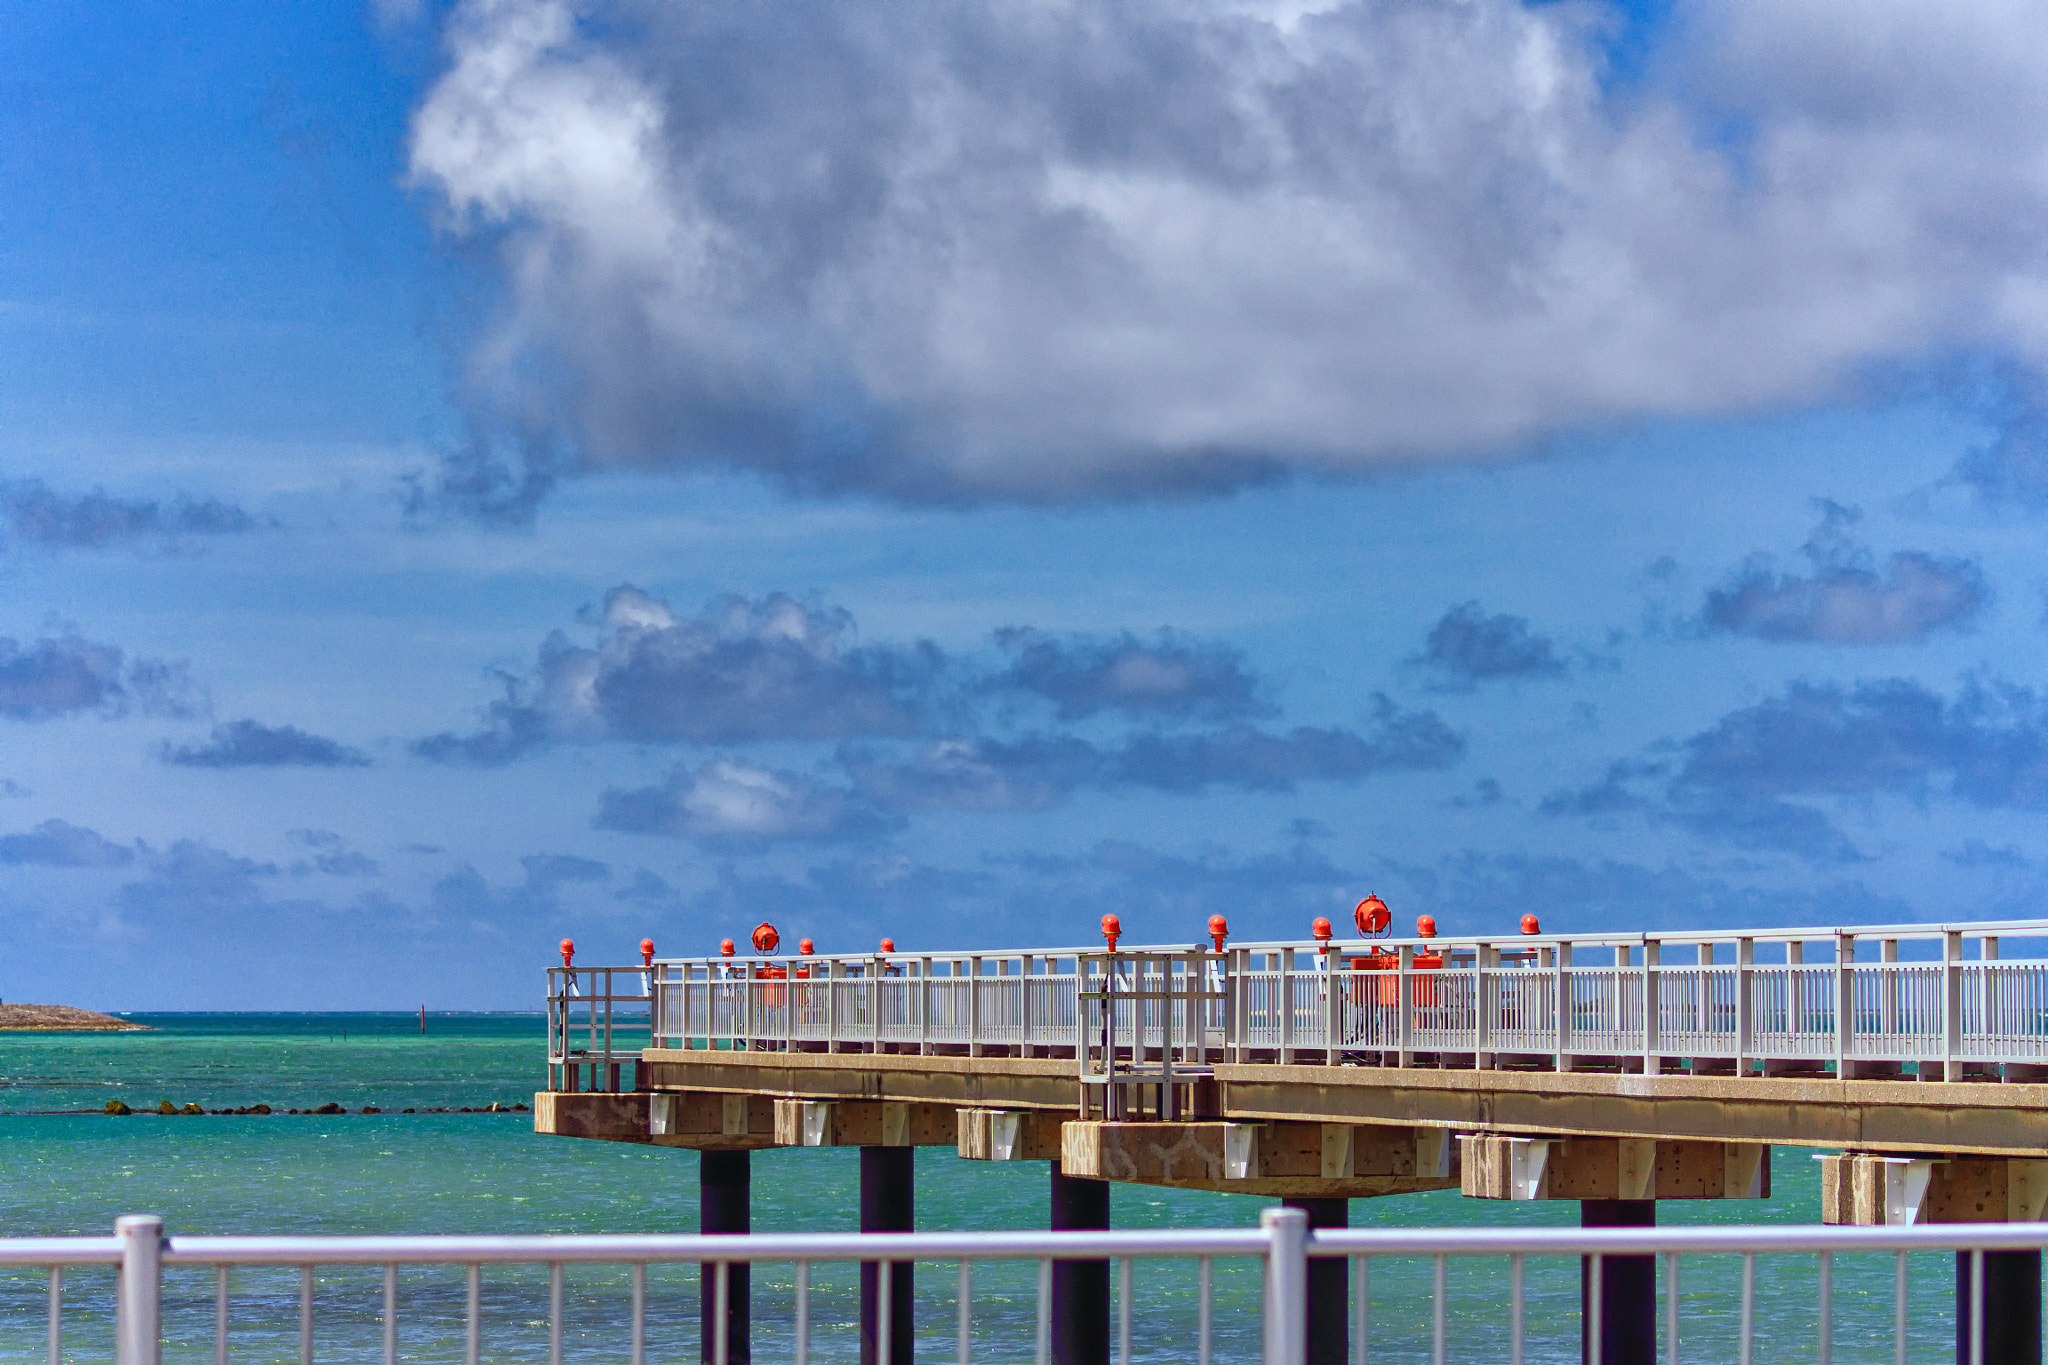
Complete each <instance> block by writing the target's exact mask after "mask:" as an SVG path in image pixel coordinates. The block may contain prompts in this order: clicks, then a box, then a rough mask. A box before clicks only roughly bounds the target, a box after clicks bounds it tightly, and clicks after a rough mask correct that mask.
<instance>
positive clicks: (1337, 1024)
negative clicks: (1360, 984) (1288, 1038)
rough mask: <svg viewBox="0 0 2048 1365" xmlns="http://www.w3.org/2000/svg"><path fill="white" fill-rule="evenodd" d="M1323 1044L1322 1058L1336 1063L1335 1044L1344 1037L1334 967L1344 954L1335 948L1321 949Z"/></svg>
mask: <svg viewBox="0 0 2048 1365" xmlns="http://www.w3.org/2000/svg"><path fill="white" fill-rule="evenodd" d="M1322 957H1323V1045H1324V1046H1325V1048H1327V1049H1328V1050H1327V1051H1326V1052H1325V1053H1324V1054H1323V1060H1324V1061H1325V1062H1326V1063H1328V1064H1329V1065H1330V1066H1335V1065H1337V1046H1338V1043H1339V1042H1340V1041H1341V1040H1342V1039H1343V1037H1344V1006H1343V1001H1342V1000H1341V999H1340V998H1339V995H1338V991H1337V974H1336V967H1337V964H1338V963H1341V962H1342V961H1343V960H1344V954H1342V953H1340V952H1338V951H1337V950H1336V949H1335V948H1325V949H1324V950H1323V954H1322Z"/></svg>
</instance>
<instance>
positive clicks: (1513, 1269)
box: [1360, 1251, 1524, 1365]
mask: <svg viewBox="0 0 2048 1365" xmlns="http://www.w3.org/2000/svg"><path fill="white" fill-rule="evenodd" d="M1523 1270H1524V1258H1523V1256H1522V1253H1521V1252H1519V1251H1518V1252H1516V1253H1515V1254H1514V1255H1513V1256H1511V1257H1509V1258H1508V1296H1509V1298H1510V1299H1511V1300H1512V1306H1511V1311H1510V1313H1509V1317H1510V1318H1511V1319H1512V1321H1511V1322H1510V1324H1509V1326H1508V1365H1522V1330H1523V1328H1522V1323H1523V1309H1524V1299H1523V1289H1522V1273H1523ZM1360 1365H1363V1361H1361V1362H1360Z"/></svg>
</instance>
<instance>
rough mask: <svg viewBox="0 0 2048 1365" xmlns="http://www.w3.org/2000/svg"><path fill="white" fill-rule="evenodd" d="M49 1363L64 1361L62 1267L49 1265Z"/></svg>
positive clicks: (57, 1363)
mask: <svg viewBox="0 0 2048 1365" xmlns="http://www.w3.org/2000/svg"><path fill="white" fill-rule="evenodd" d="M49 1318H50V1320H49V1333H50V1365H63V1361H64V1267H63V1266H61V1265H53V1266H51V1267H50V1309H49Z"/></svg>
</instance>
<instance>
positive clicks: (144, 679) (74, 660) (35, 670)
mask: <svg viewBox="0 0 2048 1365" xmlns="http://www.w3.org/2000/svg"><path fill="white" fill-rule="evenodd" d="M204 706H205V702H204V699H203V698H202V697H200V696H199V694H198V692H197V689H195V688H194V687H193V685H192V682H191V679H190V677H189V676H188V675H187V673H186V670H185V666H184V665H183V664H172V663H166V662H164V661H163V660H160V659H132V660H130V659H125V656H124V655H123V654H122V652H121V651H120V650H119V649H117V648H115V647H114V646H113V645H104V644H95V643H94V642H93V641H90V640H86V639H82V638H80V637H79V636H77V635H65V636H62V637H61V638H56V639H49V638H46V639H41V640H37V641H36V642H35V643H34V644H31V645H24V644H23V643H22V642H21V641H19V640H15V639H11V638H9V637H7V636H4V635H0V716H9V717H12V718H13V719H15V720H49V719H52V718H55V717H58V716H66V715H80V714H88V713H90V714H97V715H101V716H117V715H121V714H124V713H125V712H127V711H128V710H129V709H130V708H131V707H132V708H135V709H138V710H140V711H142V712H144V713H145V714H148V715H157V716H168V717H174V718H180V719H183V718H189V717H191V716H193V715H195V714H197V713H198V712H199V711H200V710H202V709H203V708H204Z"/></svg>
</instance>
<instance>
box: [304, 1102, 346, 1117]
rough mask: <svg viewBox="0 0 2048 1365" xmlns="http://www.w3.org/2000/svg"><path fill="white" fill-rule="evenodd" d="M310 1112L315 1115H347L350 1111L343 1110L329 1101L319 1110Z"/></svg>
mask: <svg viewBox="0 0 2048 1365" xmlns="http://www.w3.org/2000/svg"><path fill="white" fill-rule="evenodd" d="M309 1112H311V1113H315V1114H346V1113H347V1112H348V1110H346V1109H344V1108H342V1107H341V1106H340V1105H338V1104H336V1103H335V1102H334V1101H332V1100H329V1101H328V1102H327V1103H325V1104H323V1105H321V1106H320V1107H319V1108H318V1109H314V1110H311V1111H309Z"/></svg>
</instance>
